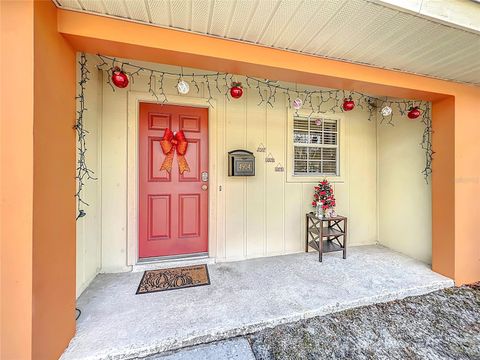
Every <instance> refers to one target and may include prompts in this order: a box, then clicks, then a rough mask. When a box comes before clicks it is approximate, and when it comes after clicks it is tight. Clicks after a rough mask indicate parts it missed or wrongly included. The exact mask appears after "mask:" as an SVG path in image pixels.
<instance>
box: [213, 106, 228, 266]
mask: <svg viewBox="0 0 480 360" xmlns="http://www.w3.org/2000/svg"><path fill="white" fill-rule="evenodd" d="M225 102H226V99H225V98H224V97H217V111H216V112H217V139H216V140H217V154H216V159H217V169H218V171H217V184H218V186H219V187H222V191H220V190H219V188H218V189H212V188H210V193H212V192H213V191H216V192H217V194H218V198H217V206H218V207H217V251H216V257H217V258H220V259H224V258H225V256H226V255H225V247H226V236H225V214H226V211H225V194H226V192H225V178H226V176H227V171H228V169H227V167H226V165H227V157H226V153H227V151H226V145H225V137H226V129H225V118H226V116H225ZM209 121H213V119H209ZM210 151H211V150H210Z"/></svg>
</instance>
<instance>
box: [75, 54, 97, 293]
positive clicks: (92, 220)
mask: <svg viewBox="0 0 480 360" xmlns="http://www.w3.org/2000/svg"><path fill="white" fill-rule="evenodd" d="M78 60H79V54H77V61H78ZM96 61H97V60H96V57H95V56H91V55H87V68H88V70H89V71H90V74H89V75H88V77H89V78H90V80H89V81H88V82H87V87H86V89H85V99H86V101H87V111H85V112H84V116H83V119H84V125H85V129H86V130H87V131H89V134H88V135H87V137H86V147H87V152H86V161H87V165H88V168H89V169H91V170H93V171H94V172H95V174H94V176H95V177H97V178H98V179H101V177H102V176H101V151H100V150H101V146H102V136H101V135H102V127H101V126H102V121H101V120H102V111H103V108H102V101H103V93H102V90H103V77H102V74H103V73H102V72H101V71H98V70H97V69H96V67H95V65H96V63H97V62H96ZM79 77H80V67H79V66H77V80H78V79H79ZM78 109H79V107H78V104H77V110H78ZM100 184H101V182H100V181H94V180H86V186H85V187H84V190H83V192H82V198H83V199H84V200H85V201H86V202H87V203H89V204H90V206H85V212H86V213H87V216H85V217H82V218H79V219H78V220H77V297H78V296H79V295H80V293H81V292H82V291H83V290H84V289H85V288H86V287H87V286H88V284H89V283H90V281H92V280H93V278H94V277H95V276H96V275H97V274H98V272H99V271H100V268H101V244H102V243H101V191H100Z"/></svg>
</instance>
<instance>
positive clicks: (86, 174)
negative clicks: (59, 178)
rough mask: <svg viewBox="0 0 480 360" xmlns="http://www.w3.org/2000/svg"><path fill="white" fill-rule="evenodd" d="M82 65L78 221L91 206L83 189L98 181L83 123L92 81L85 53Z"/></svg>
mask: <svg viewBox="0 0 480 360" xmlns="http://www.w3.org/2000/svg"><path fill="white" fill-rule="evenodd" d="M78 64H79V65H80V80H79V82H78V85H79V89H80V90H79V93H78V95H77V100H78V105H79V109H78V110H77V121H76V123H75V125H74V127H73V128H74V129H75V131H76V132H77V146H78V147H77V151H78V159H77V176H76V179H77V192H76V194H75V197H76V198H77V220H78V219H79V218H81V217H84V216H85V215H87V213H86V212H85V210H84V206H89V205H88V203H87V202H86V201H85V200H84V198H83V197H82V192H83V188H84V186H85V182H86V181H87V180H97V179H96V178H95V177H94V176H93V174H94V172H93V170H91V169H89V168H88V166H87V162H86V156H85V155H86V152H87V145H86V136H87V134H88V131H87V130H85V127H84V123H83V115H84V113H85V111H86V110H87V109H86V107H85V87H86V84H87V81H88V80H90V79H89V77H88V74H89V73H90V71H88V68H87V58H86V56H85V54H84V53H82V54H81V55H80V60H79V62H78Z"/></svg>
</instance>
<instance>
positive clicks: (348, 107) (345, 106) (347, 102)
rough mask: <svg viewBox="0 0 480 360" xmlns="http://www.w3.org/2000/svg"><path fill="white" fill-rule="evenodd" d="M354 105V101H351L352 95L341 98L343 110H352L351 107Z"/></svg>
mask: <svg viewBox="0 0 480 360" xmlns="http://www.w3.org/2000/svg"><path fill="white" fill-rule="evenodd" d="M354 107H355V102H354V101H353V99H352V97H351V96H350V97H348V99H347V98H345V99H343V110H344V111H350V110H353V108H354Z"/></svg>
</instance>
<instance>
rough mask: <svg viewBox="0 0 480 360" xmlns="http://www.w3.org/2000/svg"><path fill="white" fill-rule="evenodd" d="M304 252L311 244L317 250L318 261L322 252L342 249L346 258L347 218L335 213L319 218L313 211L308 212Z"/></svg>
mask: <svg viewBox="0 0 480 360" xmlns="http://www.w3.org/2000/svg"><path fill="white" fill-rule="evenodd" d="M306 220H307V221H306V227H307V228H306V232H305V252H308V247H309V246H311V247H312V248H314V249H315V250H317V251H318V261H320V262H321V261H322V257H323V253H328V252H333V251H343V258H344V259H346V258H347V218H346V217H345V216H340V215H337V216H336V217H333V218H322V219H319V218H317V217H316V216H315V214H314V213H308V214H307V219H306Z"/></svg>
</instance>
